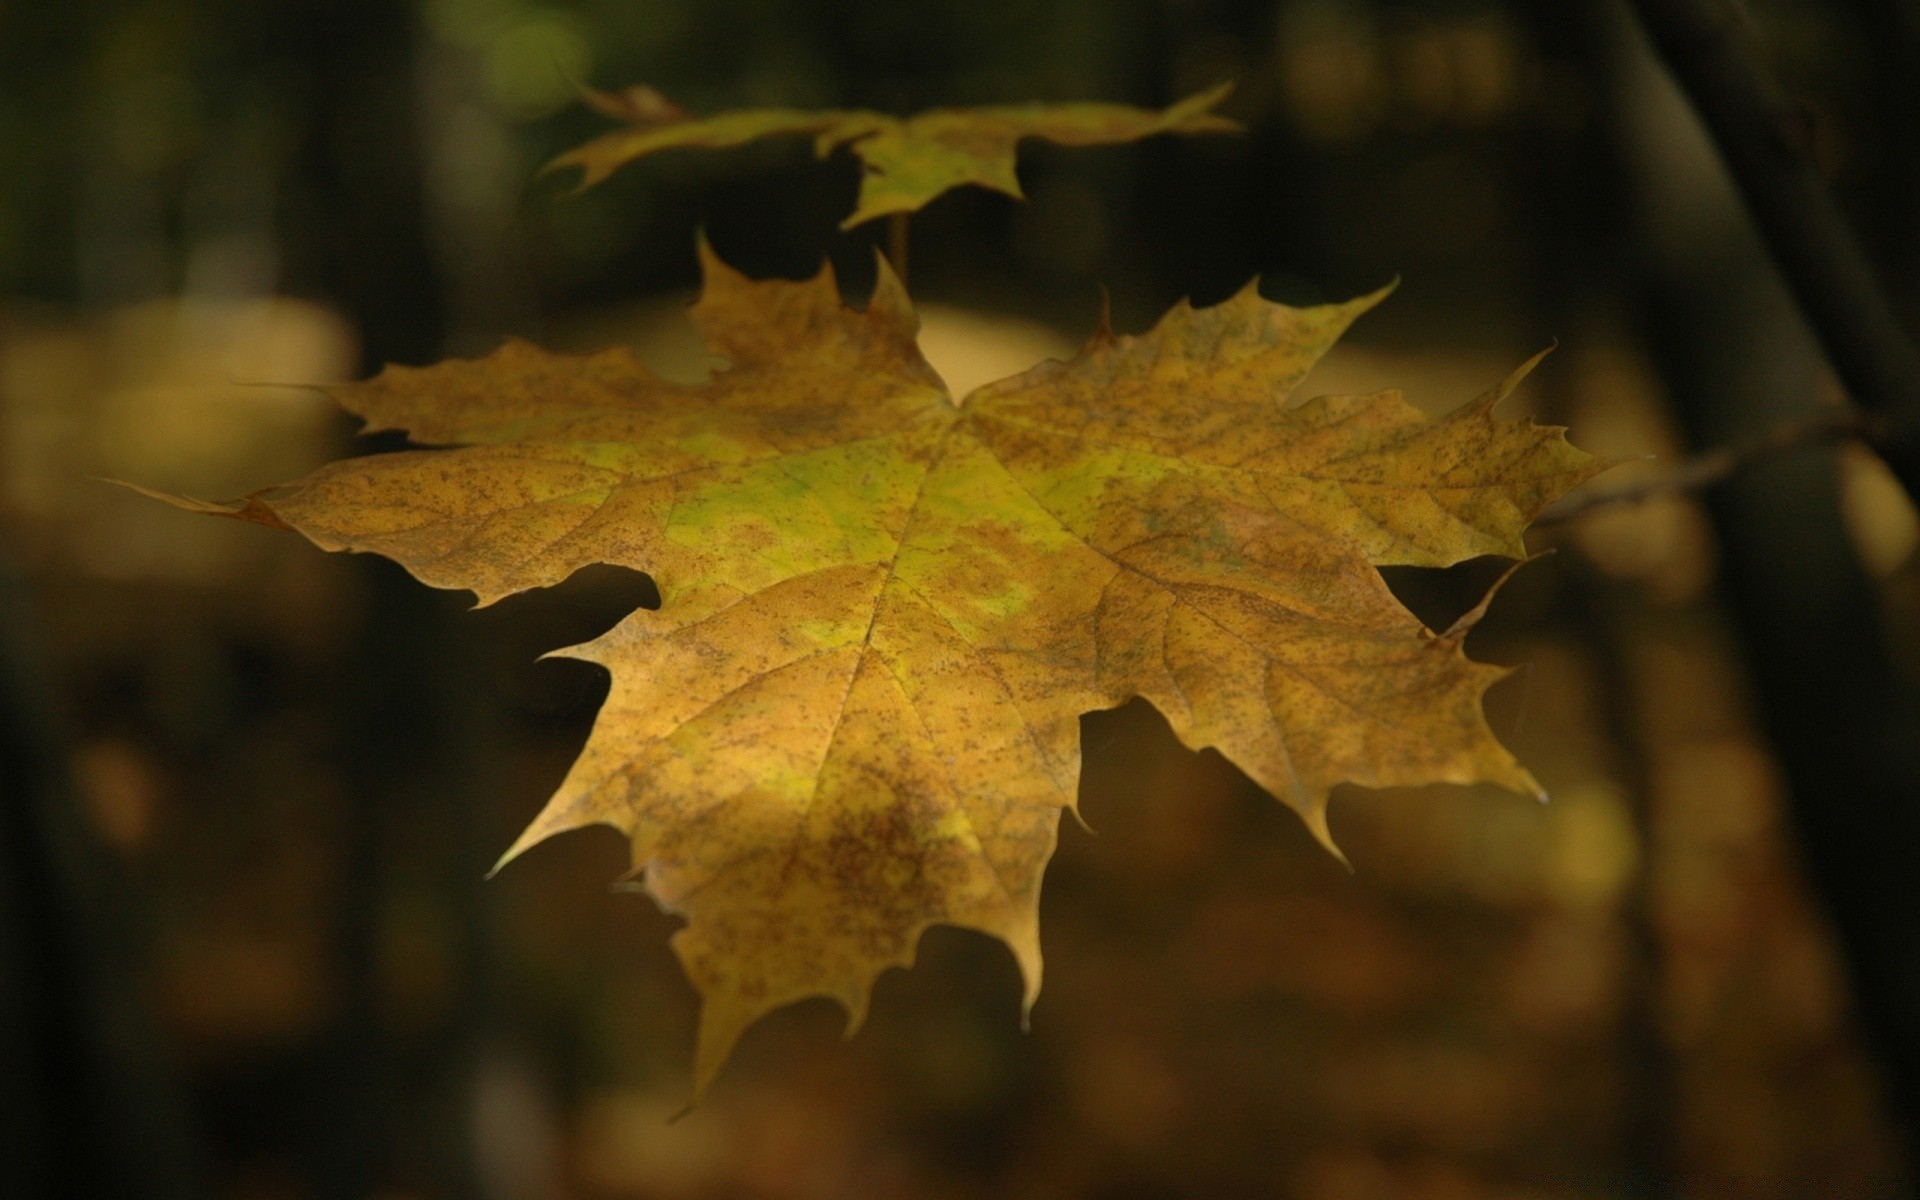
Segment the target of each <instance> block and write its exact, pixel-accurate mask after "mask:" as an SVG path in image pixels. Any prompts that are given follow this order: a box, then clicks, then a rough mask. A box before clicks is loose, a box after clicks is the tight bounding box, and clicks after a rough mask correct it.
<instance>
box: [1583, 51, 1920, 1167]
mask: <svg viewBox="0 0 1920 1200" xmlns="http://www.w3.org/2000/svg"><path fill="white" fill-rule="evenodd" d="M1620 45H1621V48H1622V55H1621V69H1622V71H1623V72H1624V73H1625V76H1626V80H1625V84H1624V86H1623V87H1622V88H1621V89H1620V90H1621V92H1622V94H1623V95H1631V97H1632V102H1633V103H1632V105H1631V106H1630V111H1628V112H1626V113H1625V114H1623V116H1624V120H1625V122H1626V138H1627V141H1628V144H1629V145H1630V146H1631V147H1632V149H1633V151H1634V152H1635V156H1636V158H1637V159H1638V166H1639V168H1640V171H1641V172H1642V175H1641V182H1642V184H1643V185H1644V188H1645V190H1644V191H1643V193H1642V195H1641V197H1640V199H1641V204H1640V206H1639V207H1640V211H1641V215H1642V220H1643V223H1644V228H1643V233H1644V239H1643V240H1644V244H1645V245H1646V246H1647V247H1648V250H1649V258H1648V261H1647V262H1646V264H1645V267H1646V275H1645V286H1644V298H1645V303H1644V306H1643V316H1644V327H1645V333H1646V336H1647V338H1648V341H1649V344H1650V346H1651V347H1652V349H1653V351H1654V353H1655V357H1656V360H1657V362H1658V363H1659V366H1660V368H1661V371H1662V374H1663V375H1664V376H1665V379H1666V381H1667V383H1668V386H1669V389H1670V393H1671V396H1672V399H1673V401H1674V404H1675V406H1676V408H1677V411H1678V413H1679V415H1680V417H1681V419H1682V421H1683V423H1684V425H1685V428H1686V431H1687V433H1688V435H1689V439H1690V440H1691V442H1692V443H1693V444H1694V445H1695V446H1697V447H1703V446H1715V445H1722V444H1725V443H1728V442H1731V441H1735V440H1737V439H1739V438H1742V437H1744V436H1748V435H1751V434H1753V433H1755V432H1757V431H1759V430H1762V429H1765V428H1768V427H1769V426H1772V425H1775V424H1777V423H1779V422H1781V421H1784V420H1788V419H1792V418H1796V417H1804V416H1806V415H1808V414H1809V413H1810V412H1812V411H1813V410H1814V407H1815V405H1816V403H1817V397H1818V395H1819V392H1820V389H1821V387H1822V384H1823V380H1824V377H1825V371H1824V369H1823V361H1822V357H1821V355H1820V351H1819V348H1818V347H1817V345H1816V344H1815V343H1814V341H1813V339H1812V337H1811V336H1810V335H1809V332H1808V330H1807V327H1806V325H1805V324H1804V323H1803V321H1802V320H1801V317H1800V315H1799V312H1798V310H1797V309H1796V307H1795V304H1794V301H1793V299H1792V297H1790V296H1789V295H1788V293H1787V291H1786V290H1785V288H1784V287H1783V286H1782V285H1781V282H1780V279H1779V277H1778V275H1777V274H1776V273H1775V271H1774V269H1773V267H1772V266H1771V264H1770V262H1769V260H1768V257H1767V255H1766V252H1765V251H1764V249H1763V248H1762V247H1761V245H1760V243H1759V241H1758V240H1757V238H1756V237H1755V234H1754V231H1753V229H1752V227H1751V225H1750V224H1748V223H1747V221H1746V220H1745V216H1744V212H1743V210H1742V209H1741V207H1740V204H1739V201H1738V198H1737V197H1736V196H1735V195H1734V194H1733V192H1732V191H1731V189H1730V188H1729V187H1728V186H1727V184H1726V182H1725V180H1724V178H1723V177H1720V176H1718V175H1717V174H1710V173H1703V172H1702V171H1701V169H1700V168H1701V165H1702V163H1703V161H1711V162H1715V163H1716V164H1717V160H1716V159H1713V158H1711V156H1712V154H1713V149H1712V147H1711V145H1710V144H1709V143H1708V142H1707V141H1706V140H1705V137H1704V135H1703V133H1702V132H1701V130H1700V129H1699V126H1698V125H1697V123H1696V122H1695V121H1694V119H1693V117H1692V116H1691V114H1690V112H1689V110H1688V109H1687V107H1686V103H1685V101H1684V100H1683V99H1682V98H1681V97H1680V96H1679V95H1678V94H1677V93H1675V92H1674V90H1673V89H1672V87H1671V85H1670V84H1669V83H1668V81H1667V80H1666V79H1665V78H1664V76H1662V75H1661V74H1660V73H1659V70H1658V67H1657V65H1656V64H1655V63H1654V62H1653V61H1652V59H1651V56H1650V52H1649V51H1648V49H1647V47H1646V46H1645V45H1644V44H1643V43H1641V42H1639V40H1638V39H1637V38H1636V37H1634V36H1633V35H1631V34H1630V33H1628V32H1627V31H1625V30H1624V29H1623V30H1622V33H1621V37H1620ZM1703 179H1710V180H1711V183H1710V184H1709V185H1707V186H1704V187H1702V186H1700V185H1699V181H1701V180H1703ZM1688 180H1692V181H1694V182H1693V183H1692V184H1689V183H1687V182H1686V181H1688ZM1706 500H1707V507H1708V510H1709V513H1710V515H1711V517H1712V520H1713V523H1714V527H1715V530H1716V533H1717V534H1718V538H1719V543H1720V548H1721V561H1722V586H1723V589H1724V594H1725V596H1726V600H1727V604H1728V608H1729V611H1730V613H1731V615H1732V617H1733V620H1734V624H1735V627H1736V629H1737V630H1738V632H1739V634H1740V636H1741V639H1742V641H1743V644H1744V646H1745V648H1746V659H1747V665H1748V670H1749V673H1750V677H1751V679H1752V681H1753V685H1754V689H1755V694H1756V698H1757V700H1758V703H1759V707H1760V710H1761V716H1762V718H1763V721H1764V724H1765V726H1766V728H1767V730H1768V733H1769V735H1770V737H1771V740H1772V744H1773V746H1774V748H1775V751H1776V752H1777V754H1778V755H1779V759H1780V762H1781V765H1782V767H1783V769H1784V772H1785V775H1786V778H1787V785H1788V791H1789V796H1790V816H1791V818H1792V820H1793V824H1794V828H1795V831H1796V833H1797V835H1798V842H1799V846H1800V850H1801V854H1802V859H1803V861H1804V862H1805V864H1806V866H1807V869H1808V871H1809V874H1810V875H1811V876H1812V878H1813V881H1814V884H1815V886H1816V888H1817V890H1818V891H1819V893H1820V895H1821V897H1822V899H1823V900H1824V902H1825V907H1826V910H1827V912H1828V914H1829V916H1830V917H1831V919H1832V921H1833V924H1834V927H1835V932H1836V934H1837V937H1838V941H1839V944H1840V947H1841V949H1842V951H1843V953H1844V955H1845V958H1846V960H1847V963H1848V966H1849V968H1850V976H1851V981H1852V985H1853V994H1854V1000H1855V1006H1856V1012H1857V1014H1858V1016H1859V1019H1860V1021H1861V1023H1862V1025H1863V1027H1864V1031H1865V1033H1866V1035H1867V1039H1868V1042H1869V1044H1870V1046H1871V1048H1872V1049H1873V1050H1874V1051H1875V1056H1876V1058H1877V1060H1878V1063H1879V1066H1880V1068H1881V1077H1882V1080H1883V1082H1884V1084H1885V1088H1886V1095H1887V1098H1888V1100H1889V1102H1890V1104H1891V1106H1892V1108H1893V1110H1894V1112H1895V1114H1896V1116H1897V1119H1898V1122H1899V1125H1900V1128H1901V1132H1902V1133H1903V1136H1904V1137H1905V1139H1906V1148H1907V1150H1908V1152H1909V1162H1912V1161H1913V1159H1912V1157H1911V1156H1912V1153H1913V1151H1914V1150H1915V1149H1916V1147H1920V1138H1917V1137H1916V1119H1917V1118H1920V922H1917V921H1915V920H1914V914H1915V913H1916V912H1920V871H1916V870H1915V863H1916V862H1920V803H1916V798H1917V797H1920V705H1917V704H1916V698H1915V696H1914V694H1913V689H1912V688H1911V686H1910V685H1909V684H1908V683H1907V682H1906V681H1904V680H1902V679H1901V678H1900V677H1899V675H1898V673H1897V671H1896V670H1895V667H1894V665H1893V660H1892V657H1891V651H1890V647H1889V643H1888V641H1887V639H1886V630H1885V628H1884V626H1883V622H1882V614H1881V608H1880V605H1879V602H1878V598H1877V596H1876V594H1875V591H1874V588H1873V584H1872V581H1871V580H1870V579H1868V578H1867V576H1866V575H1865V573H1864V571H1863V570H1862V569H1861V567H1860V564H1859V563H1858V561H1857V560H1856V559H1855V557H1854V554H1853V552H1852V548H1851V545H1850V542H1849V540H1848V537H1847V533H1846V529H1845V527H1844V523H1843V520H1842V514H1841V510H1840V504H1839V491H1838V469H1837V457H1836V452H1835V450H1834V448H1833V447H1831V446H1816V447H1809V448H1806V449H1803V450H1800V451H1798V452H1796V453H1793V454H1791V455H1786V456H1782V457H1779V458H1775V459H1772V460H1769V461H1767V462H1765V463H1762V464H1758V465H1756V466H1753V467H1752V468H1750V469H1748V470H1746V471H1744V472H1742V473H1741V474H1739V475H1737V476H1736V477H1735V478H1733V479H1732V480H1730V481H1729V482H1727V483H1725V484H1723V485H1721V486H1719V487H1717V488H1715V489H1714V490H1713V491H1711V492H1710V493H1708V495H1707V497H1706Z"/></svg>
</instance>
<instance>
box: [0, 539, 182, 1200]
mask: <svg viewBox="0 0 1920 1200" xmlns="http://www.w3.org/2000/svg"><path fill="white" fill-rule="evenodd" d="M34 629H35V622H34V621H33V619H32V614H31V613H30V612H29V610H28V604H27V598H26V596H25V594H24V589H23V587H22V584H21V582H20V580H19V579H18V577H16V576H15V575H14V574H13V573H12V570H11V564H9V563H8V562H6V561H5V560H4V559H0V1112H4V1113H5V1114H6V1119H5V1120H4V1121H0V1195H7V1196H19V1197H40V1196H44V1197H58V1198H61V1200H66V1198H68V1197H71V1198H73V1200H93V1198H95V1197H102V1196H111V1197H115V1198H116V1200H121V1198H124V1200H186V1198H187V1197H190V1196H194V1195H197V1194H198V1188H197V1166H198V1164H197V1162H196V1161H195V1160H196V1155H195V1153H194V1151H193V1144H194V1143H193V1140H192V1138H191V1135H190V1125H191V1122H190V1121H189V1118H188V1115H187V1112H186V1108H185V1105H184V1103H183V1099H182V1097H181V1095H180V1094H179V1091H178V1089H177V1087H176V1086H175V1084H174V1081H173V1079H172V1078H171V1077H170V1075H169V1074H168V1072H167V1069H166V1066H165V1060H164V1056H163V1055H162V1053H161V1049H160V1040H159V1038H158V1036H157V1034H156V1032H155V1030H154V1028H153V1025H152V1021H151V1015H150V1011H149V1009H148V1006H147V1004H146V999H147V992H146V987H145V981H144V979H143V978H142V975H141V972H140V970H139V967H138V960H137V955H136V953H135V949H134V946H135V938H134V937H133V929H132V924H133V922H132V915H131V913H130V911H129V907H128V900H129V890H128V888H127V886H126V881H125V880H123V879H120V878H118V877H117V875H116V872H115V871H114V870H113V866H112V864H111V862H110V861H109V860H108V858H107V856H106V854H105V853H104V848H103V847H102V846H100V845H99V844H98V842H97V841H96V840H95V838H94V837H93V835H92V833H91V832H90V831H89V830H88V829H87V828H86V825H85V823H84V821H83V820H82V815H81V812H80V810H79V807H78V802H77V798H76V796H75V793H74V789H73V783H72V779H71V778H70V776H69V774H68V766H67V745H66V742H65V740H64V739H63V738H62V737H61V735H60V733H59V732H58V727H57V722H56V720H55V719H54V717H53V714H52V712H51V710H52V708H53V705H52V704H51V703H50V700H49V697H50V696H51V695H52V691H51V689H50V687H49V686H48V680H47V677H46V674H45V667H44V665H43V664H42V663H41V662H39V661H38V656H37V653H36V646H37V643H36V641H35V637H34Z"/></svg>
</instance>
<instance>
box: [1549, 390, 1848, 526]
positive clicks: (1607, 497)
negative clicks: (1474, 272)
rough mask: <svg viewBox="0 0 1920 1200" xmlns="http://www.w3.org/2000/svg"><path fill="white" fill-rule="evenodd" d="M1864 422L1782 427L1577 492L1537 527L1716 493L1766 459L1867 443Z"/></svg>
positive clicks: (1844, 416) (1832, 418)
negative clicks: (1652, 472) (1631, 479)
mask: <svg viewBox="0 0 1920 1200" xmlns="http://www.w3.org/2000/svg"><path fill="white" fill-rule="evenodd" d="M1866 433H1867V425H1866V422H1865V421H1863V420H1862V419H1861V417H1860V416H1859V415H1858V414H1856V413H1852V412H1849V411H1846V410H1844V409H1840V410H1834V411H1829V412H1822V413H1818V414H1816V415H1814V416H1811V417H1806V418H1803V419H1801V420H1798V421H1783V422H1781V423H1780V424H1778V425H1776V426H1774V427H1773V428H1772V429H1769V430H1767V431H1765V432H1764V433H1761V434H1759V435H1758V436H1756V437H1752V438H1749V439H1747V440H1746V441H1744V442H1739V443H1736V444H1734V445H1731V446H1720V447H1716V448H1715V449H1712V450H1709V451H1707V452H1706V453H1704V454H1700V455H1697V456H1696V457H1694V458H1691V459H1688V460H1687V461H1686V462H1684V463H1682V464H1681V465H1680V466H1679V467H1678V468H1677V469H1675V470H1673V471H1671V472H1669V473H1668V474H1665V475H1659V476H1655V477H1654V478H1652V479H1643V480H1640V481H1638V482H1636V483H1629V484H1623V485H1621V486H1619V487H1615V488H1606V489H1595V490H1592V491H1585V492H1575V493H1574V494H1573V495H1571V496H1568V497H1566V498H1565V499H1563V500H1559V501H1556V502H1555V503H1553V504H1551V505H1548V506H1547V508H1546V509H1545V510H1544V511H1543V512H1541V514H1540V515H1539V516H1538V517H1535V518H1534V521H1533V527H1534V528H1535V529H1538V528H1540V527H1541V526H1543V525H1558V524H1560V523H1561V522H1564V521H1570V520H1572V519H1573V518H1575V517H1583V516H1586V515H1587V514H1588V513H1590V512H1594V511H1596V510H1598V509H1602V508H1613V507H1615V506H1616V505H1621V504H1639V503H1641V502H1643V501H1647V500H1653V499H1657V498H1659V497H1661V496H1678V495H1684V494H1686V493H1688V492H1697V491H1700V490H1701V489H1702V488H1708V487H1712V486H1713V485H1714V484H1716V483H1719V482H1720V481H1721V480H1723V479H1726V478H1727V477H1729V476H1731V475H1733V474H1734V473H1735V472H1737V471H1739V470H1740V469H1741V468H1743V467H1746V466H1748V465H1750V464H1752V463H1755V462H1759V461H1761V460H1763V459H1768V458H1772V457H1774V456H1775V455H1778V454H1784V453H1786V452H1787V451H1789V450H1796V449H1798V448H1800V447H1801V446H1807V445H1812V444H1814V443H1816V442H1826V441H1833V440H1835V439H1838V438H1857V437H1865V436H1866Z"/></svg>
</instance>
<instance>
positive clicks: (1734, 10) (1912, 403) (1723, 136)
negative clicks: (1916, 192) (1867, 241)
mask: <svg viewBox="0 0 1920 1200" xmlns="http://www.w3.org/2000/svg"><path fill="white" fill-rule="evenodd" d="M1633 8H1634V10H1635V11H1636V12H1637V13H1638V14H1639V16H1640V21H1641V23H1642V24H1643V25H1644V26H1645V27H1646V30H1647V32H1648V34H1649V35H1650V36H1651V37H1652V39H1653V43H1654V45H1655V46H1656V47H1657V48H1658V50H1659V52H1660V55H1661V57H1662V58H1664V59H1665V60H1666V63H1667V68H1668V70H1670V71H1671V72H1672V73H1673V77H1674V79H1675V80H1677V81H1678V82H1679V84H1680V86H1681V87H1682V88H1683V89H1685V91H1686V93H1687V95H1688V96H1689V97H1690V98H1691V99H1692V101H1693V105H1694V108H1695V109H1696V110H1697V111H1698V112H1699V114H1700V117H1701V119H1702V120H1703V121H1704V122H1705V123H1706V126H1707V129H1708V130H1709V131H1710V132H1711V133H1712V135H1713V140H1714V142H1715V143H1716V144H1717V145H1718V146H1719V149H1720V154H1721V156H1722V158H1724V159H1725V160H1726V165H1727V169H1728V170H1729V171H1730V172H1731V173H1732V175H1733V178H1734V181H1735V182H1736V183H1737V184H1738V185H1739V188H1740V191H1741V193H1742V195H1744V196H1745V198H1746V202H1747V207H1748V208H1749V210H1750V211H1751V213H1752V216H1753V220H1754V223H1755V225H1756V226H1757V227H1758V229H1759V231H1760V235H1761V237H1762V238H1764V239H1765V241H1766V243H1767V246H1768V248H1769V249H1770V250H1771V251H1772V253H1773V257H1774V261H1775V263H1776V264H1777V265H1778V266H1779V268H1780V273H1781V274H1782V275H1783V276H1784V277H1785V279H1786V282H1787V286H1788V287H1789V289H1791V290H1792V292H1793V294H1794V298H1795V299H1796V300H1797V301H1798V303H1799V305H1800V309H1801V312H1802V313H1803V314H1804V315H1805V316H1806V319H1807V322H1808V324H1809V325H1811V326H1812V327H1813V330H1814V333H1815V334H1816V336H1818V337H1819V339H1820V343H1821V345H1822V346H1823V347H1824V348H1825V350H1826V354H1827V359H1828V361H1829V362H1830V363H1831V364H1832V365H1833V369H1834V372H1835V374H1837V375H1838V376H1839V377H1840V382H1841V383H1842V384H1843V385H1844V386H1845V387H1846V389H1847V392H1848V394H1849V395H1851V396H1852V397H1853V400H1854V402H1855V403H1856V404H1858V405H1859V406H1860V407H1861V408H1862V409H1864V410H1866V411H1867V412H1869V413H1871V414H1872V415H1873V418H1874V421H1873V423H1872V424H1871V425H1868V426H1863V428H1862V430H1861V432H1862V433H1864V435H1865V436H1866V437H1867V439H1868V440H1869V441H1870V442H1871V443H1872V444H1873V446H1874V448H1875V449H1877V450H1878V451H1879V452H1880V453H1881V455H1882V456H1883V457H1884V458H1885V459H1886V460H1887V465H1888V466H1889V467H1891V468H1892V469H1893V473H1894V475H1895V476H1897V477H1898V478H1899V480H1900V482H1901V483H1902V484H1903V485H1904V486H1905V487H1906V489H1907V493H1908V494H1909V495H1911V496H1914V497H1915V498H1916V499H1920V347H1916V345H1915V343H1914V340H1913V338H1912V336H1911V335H1910V334H1909V333H1908V332H1907V330H1906V329H1905V328H1904V327H1903V326H1902V325H1901V323H1900V320H1899V318H1898V317H1896V316H1895V315H1894V310H1893V307H1892V305H1891V304H1889V303H1888V301H1887V298H1886V295H1885V294H1884V293H1883V292H1882V290H1881V288H1880V285H1879V283H1878V281H1877V280H1876V279H1875V278H1874V274H1873V270H1872V268H1871V267H1870V266H1869V265H1868V263H1867V260H1866V258H1865V256H1864V255H1863V254H1862V253H1861V252H1860V248H1859V245H1858V244H1857V243H1856V242H1855V241H1854V238H1853V235H1852V233H1851V232H1850V231H1849V229H1848V228H1847V223H1846V220H1845V219H1844V217H1842V215H1841V213H1840V209H1839V206H1838V205H1836V204H1835V203H1834V200H1833V197H1832V196H1831V195H1830V194H1829V193H1828V191H1827V187H1826V184H1825V182H1824V181H1823V180H1822V179H1821V177H1820V174H1819V171H1818V169H1817V168H1816V167H1815V165H1814V162H1813V158H1812V155H1811V154H1809V153H1808V150H1807V146H1806V141H1807V138H1806V119H1805V114H1804V112H1803V111H1802V110H1800V109H1799V108H1798V107H1797V106H1796V105H1794V104H1793V103H1792V101H1790V100H1789V99H1788V98H1787V97H1786V95H1785V94H1784V93H1783V92H1782V91H1781V89H1780V86H1779V84H1778V83H1777V82H1776V81H1775V80H1774V78H1773V76H1772V75H1771V73H1770V72H1769V71H1768V69H1767V66H1766V64H1765V63H1763V62H1762V61H1761V59H1760V56H1759V54H1758V53H1757V52H1756V50H1755V48H1754V46H1753V44H1752V39H1751V35H1750V33H1749V32H1748V31H1747V30H1746V28H1745V27H1744V26H1745V21H1744V14H1743V13H1742V12H1741V10H1740V9H1739V8H1738V7H1736V0H1633Z"/></svg>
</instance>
